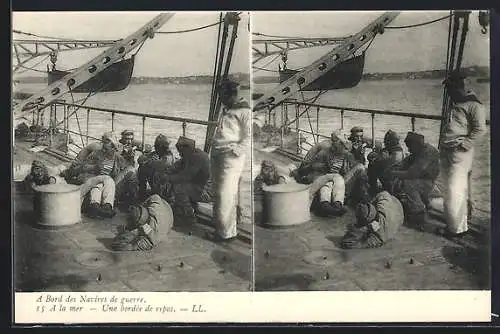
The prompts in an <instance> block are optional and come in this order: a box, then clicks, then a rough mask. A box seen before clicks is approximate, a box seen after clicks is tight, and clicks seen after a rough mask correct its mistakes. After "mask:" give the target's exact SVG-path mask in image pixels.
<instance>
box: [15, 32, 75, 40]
mask: <svg viewBox="0 0 500 334" xmlns="http://www.w3.org/2000/svg"><path fill="white" fill-rule="evenodd" d="M12 32H13V33H17V34H21V35H27V36H33V37H39V38H48V39H59V40H62V41H70V40H73V39H71V38H64V37H54V36H44V35H38V34H33V33H30V32H24V31H20V30H12Z"/></svg>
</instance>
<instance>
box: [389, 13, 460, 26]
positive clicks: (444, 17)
mask: <svg viewBox="0 0 500 334" xmlns="http://www.w3.org/2000/svg"><path fill="white" fill-rule="evenodd" d="M452 15H453V14H450V15H446V16H443V17H441V18H439V19H435V20H432V21H427V22H422V23H416V24H409V25H406V26H392V27H391V26H388V27H385V29H406V28H415V27H421V26H425V25H427V24H431V23H435V22H439V21H442V20H445V19H447V18H449V17H450V16H452Z"/></svg>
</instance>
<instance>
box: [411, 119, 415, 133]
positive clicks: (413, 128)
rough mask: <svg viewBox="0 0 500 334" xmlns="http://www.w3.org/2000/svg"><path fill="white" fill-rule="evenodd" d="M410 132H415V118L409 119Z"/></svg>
mask: <svg viewBox="0 0 500 334" xmlns="http://www.w3.org/2000/svg"><path fill="white" fill-rule="evenodd" d="M411 131H412V132H415V117H412V118H411Z"/></svg>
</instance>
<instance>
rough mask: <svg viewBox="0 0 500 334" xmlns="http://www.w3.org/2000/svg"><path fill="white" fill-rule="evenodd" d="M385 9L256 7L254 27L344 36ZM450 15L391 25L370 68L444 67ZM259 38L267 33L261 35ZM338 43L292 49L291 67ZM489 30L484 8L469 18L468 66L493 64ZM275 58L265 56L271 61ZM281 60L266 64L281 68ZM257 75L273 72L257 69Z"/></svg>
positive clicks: (404, 15)
mask: <svg viewBox="0 0 500 334" xmlns="http://www.w3.org/2000/svg"><path fill="white" fill-rule="evenodd" d="M382 13H383V12H374V11H372V12H362V11H358V12H308V13H305V12H286V13H284V12H254V13H252V31H253V32H258V33H264V34H268V35H278V36H293V37H295V36H297V37H342V36H347V35H351V34H354V33H357V32H358V31H360V30H361V29H363V28H364V26H366V25H367V24H369V23H370V22H372V21H373V20H375V19H376V18H377V17H378V16H379V15H381V14H382ZM448 14H449V11H426V12H422V11H413V12H411V11H404V12H401V13H400V14H399V15H398V16H397V17H396V18H395V19H394V21H392V22H391V24H390V25H389V26H402V25H411V24H416V23H421V22H426V21H430V20H434V19H437V18H440V17H443V16H446V15H448ZM448 22H449V21H448V19H446V20H443V21H439V22H436V23H432V24H430V25H427V26H422V27H418V28H411V29H398V30H394V29H391V30H387V29H386V30H385V33H384V34H383V35H378V36H377V37H376V38H375V40H374V42H373V43H372V45H371V46H370V49H369V50H368V51H367V53H366V57H367V58H366V61H365V73H377V72H378V73H387V72H406V71H421V70H434V69H444V68H445V67H446V66H445V64H446V49H447V41H448V24H449V23H448ZM255 38H256V39H257V38H264V37H261V36H256V37H255ZM331 48H332V46H329V47H328V46H327V47H316V48H309V49H302V50H298V51H293V52H290V53H289V55H288V67H289V68H297V67H302V66H305V65H308V64H310V63H312V62H313V61H315V60H317V59H318V58H320V57H321V56H322V55H324V54H325V53H327V52H328V51H329V50H331ZM489 52H490V51H489V35H488V34H486V35H483V34H482V33H481V26H480V25H479V23H478V13H477V12H473V13H471V15H470V19H469V32H468V36H467V45H466V48H465V50H464V60H463V65H464V66H469V65H478V66H489V62H490V61H489ZM272 58H273V57H268V58H266V59H264V60H261V61H259V62H258V63H257V64H256V66H259V65H265V64H266V63H267V62H268V61H270V60H271V59H272ZM278 63H279V59H278V60H276V61H275V62H273V63H272V64H271V65H269V66H266V67H265V68H268V69H274V70H276V69H277V67H278ZM254 75H255V76H260V75H269V72H265V71H255V72H254Z"/></svg>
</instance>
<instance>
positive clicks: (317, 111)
mask: <svg viewBox="0 0 500 334" xmlns="http://www.w3.org/2000/svg"><path fill="white" fill-rule="evenodd" d="M316 143H319V106H318V107H317V108H316Z"/></svg>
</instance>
